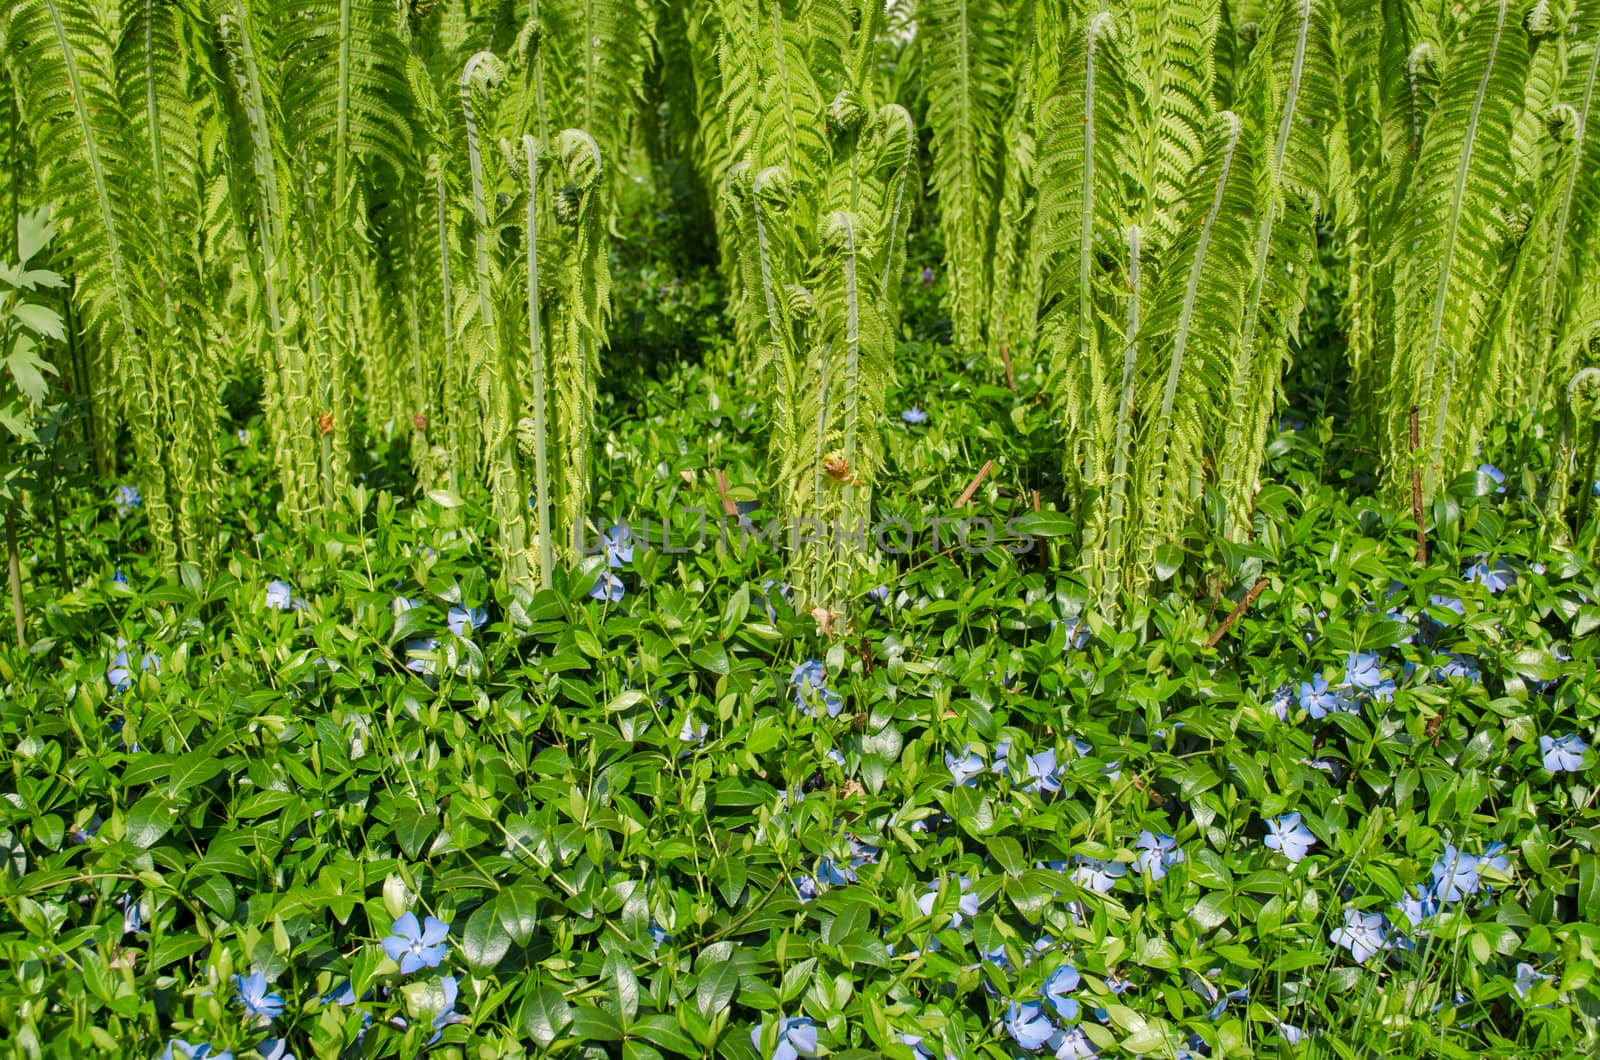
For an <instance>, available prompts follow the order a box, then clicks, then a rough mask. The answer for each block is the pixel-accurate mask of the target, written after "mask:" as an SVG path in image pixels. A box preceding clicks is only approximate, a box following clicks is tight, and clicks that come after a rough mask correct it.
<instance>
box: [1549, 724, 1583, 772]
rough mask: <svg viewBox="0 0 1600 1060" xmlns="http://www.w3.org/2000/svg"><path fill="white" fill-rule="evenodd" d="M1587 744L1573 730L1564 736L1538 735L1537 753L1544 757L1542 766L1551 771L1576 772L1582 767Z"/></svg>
mask: <svg viewBox="0 0 1600 1060" xmlns="http://www.w3.org/2000/svg"><path fill="white" fill-rule="evenodd" d="M1588 749H1589V745H1588V744H1586V743H1584V742H1583V739H1582V738H1581V737H1580V736H1579V735H1578V734H1577V733H1575V732H1569V733H1567V734H1566V735H1565V736H1541V737H1539V754H1541V755H1542V756H1543V757H1544V767H1545V768H1546V769H1548V770H1549V771H1550V772H1552V773H1576V772H1578V770H1580V769H1582V768H1583V753H1584V752H1585V751H1587V750H1588Z"/></svg>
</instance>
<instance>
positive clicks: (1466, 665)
mask: <svg viewBox="0 0 1600 1060" xmlns="http://www.w3.org/2000/svg"><path fill="white" fill-rule="evenodd" d="M1439 676H1440V677H1462V678H1465V679H1466V680H1468V681H1476V680H1477V679H1478V677H1479V671H1478V667H1477V664H1476V663H1475V662H1474V661H1473V658H1472V656H1470V655H1460V654H1457V653H1455V652H1452V653H1450V656H1449V658H1448V660H1447V661H1446V662H1445V664H1444V665H1443V666H1441V667H1439Z"/></svg>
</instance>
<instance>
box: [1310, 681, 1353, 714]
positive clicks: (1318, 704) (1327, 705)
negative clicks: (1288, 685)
mask: <svg viewBox="0 0 1600 1060" xmlns="http://www.w3.org/2000/svg"><path fill="white" fill-rule="evenodd" d="M1300 706H1301V708H1302V709H1303V710H1305V711H1306V713H1308V714H1310V715H1311V716H1312V717H1313V718H1323V717H1325V716H1327V715H1329V714H1333V713H1335V712H1337V711H1341V710H1344V709H1345V697H1344V696H1343V695H1342V694H1341V693H1340V692H1339V690H1338V689H1336V688H1330V687H1328V679H1327V678H1326V677H1323V676H1322V675H1321V674H1315V675H1314V676H1313V677H1312V678H1311V680H1309V681H1302V682H1300Z"/></svg>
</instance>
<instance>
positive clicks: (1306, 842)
mask: <svg viewBox="0 0 1600 1060" xmlns="http://www.w3.org/2000/svg"><path fill="white" fill-rule="evenodd" d="M1316 841H1317V837H1316V836H1314V835H1312V834H1311V829H1309V828H1307V827H1306V826H1305V825H1304V824H1302V823H1301V822H1300V815H1299V814H1298V813H1286V814H1284V815H1283V816H1282V817H1273V818H1271V819H1269V820H1268V821H1267V837H1266V838H1265V839H1263V840H1262V842H1263V843H1264V844H1266V845H1267V846H1268V847H1271V848H1272V849H1273V850H1276V851H1278V852H1279V853H1281V854H1282V855H1283V856H1284V857H1286V858H1288V859H1289V860H1290V861H1291V862H1298V861H1299V860H1300V859H1301V858H1303V857H1305V856H1306V855H1307V854H1308V853H1310V852H1311V846H1312V844H1314V843H1315V842H1316Z"/></svg>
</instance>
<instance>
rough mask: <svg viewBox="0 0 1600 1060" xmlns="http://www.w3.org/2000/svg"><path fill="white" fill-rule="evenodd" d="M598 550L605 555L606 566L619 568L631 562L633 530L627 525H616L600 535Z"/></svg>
mask: <svg viewBox="0 0 1600 1060" xmlns="http://www.w3.org/2000/svg"><path fill="white" fill-rule="evenodd" d="M600 548H601V550H602V551H604V552H605V554H606V566H608V567H620V566H622V565H623V564H624V563H632V562H633V530H632V529H631V528H630V527H629V526H628V524H627V523H618V524H616V525H614V526H612V527H611V529H609V530H607V531H606V532H605V533H603V534H601V535H600Z"/></svg>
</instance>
